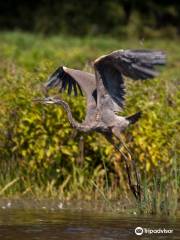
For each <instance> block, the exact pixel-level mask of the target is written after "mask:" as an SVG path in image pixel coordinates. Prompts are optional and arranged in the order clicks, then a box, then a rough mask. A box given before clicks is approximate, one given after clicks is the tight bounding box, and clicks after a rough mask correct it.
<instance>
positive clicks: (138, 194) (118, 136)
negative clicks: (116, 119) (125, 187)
mask: <svg viewBox="0 0 180 240" xmlns="http://www.w3.org/2000/svg"><path fill="white" fill-rule="evenodd" d="M112 133H113V135H114V136H115V137H116V139H118V140H119V141H120V142H121V144H122V146H124V148H125V149H126V151H127V152H128V157H129V158H128V157H127V156H126V155H125V154H124V152H123V151H122V150H121V149H118V151H119V152H121V154H122V156H123V157H124V160H125V165H126V171H127V175H128V181H129V186H130V188H131V191H132V192H133V194H134V196H135V197H136V199H137V200H139V201H141V185H140V182H141V181H140V174H139V172H138V170H137V166H136V163H135V161H134V160H133V158H132V154H131V152H130V150H129V149H128V147H127V146H126V144H125V142H124V140H123V139H122V138H121V132H120V130H119V129H118V128H116V127H114V128H113V129H112ZM129 159H130V160H131V164H132V169H133V170H134V173H135V179H136V186H134V185H133V184H132V180H131V171H130V167H129V165H128V161H129Z"/></svg>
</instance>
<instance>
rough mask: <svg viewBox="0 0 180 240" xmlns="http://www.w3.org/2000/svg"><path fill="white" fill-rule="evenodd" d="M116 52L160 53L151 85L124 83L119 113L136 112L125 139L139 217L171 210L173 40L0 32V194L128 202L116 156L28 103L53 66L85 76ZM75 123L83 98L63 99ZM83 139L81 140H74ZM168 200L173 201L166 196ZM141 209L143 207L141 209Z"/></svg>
mask: <svg viewBox="0 0 180 240" xmlns="http://www.w3.org/2000/svg"><path fill="white" fill-rule="evenodd" d="M121 48H124V49H126V48H132V49H133V48H152V49H162V50H164V51H165V52H166V53H167V56H168V64H167V67H166V68H164V69H162V73H161V74H160V76H159V77H157V78H156V79H154V80H153V81H144V82H138V81H137V82H132V81H131V80H129V79H127V81H126V83H127V97H126V109H125V112H124V113H123V114H127V115H130V114H132V113H134V112H136V111H138V110H142V111H143V116H142V119H141V120H140V121H139V122H138V123H137V124H136V125H134V126H132V127H131V128H130V129H129V130H128V131H127V132H126V133H125V135H124V139H125V141H126V143H127V145H128V148H129V149H130V151H131V153H132V156H133V158H134V160H135V161H136V162H137V164H138V167H139V168H140V171H141V175H142V183H143V184H142V186H143V189H144V193H143V201H142V204H141V206H140V208H141V210H142V211H143V212H146V211H147V212H148V213H159V212H163V213H168V214H169V213H170V212H171V210H170V209H172V208H173V213H175V212H176V210H177V208H178V207H177V205H178V204H177V202H178V195H179V193H178V189H179V185H180V173H179V149H180V146H179V143H180V137H179V134H178V130H179V115H180V95H179V93H180V92H179V91H178V87H179V84H178V83H179V81H180V70H179V69H180V68H179V67H180V46H179V45H178V40H174V41H173V42H172V41H170V40H164V39H163V40H161V39H160V40H152V39H151V40H144V41H139V40H130V39H128V40H121V39H111V38H104V37H98V38H81V39H80V38H74V37H67V36H61V35H59V36H55V37H50V38H43V37H41V36H36V35H31V34H25V33H18V32H14V33H1V34H0V65H1V66H0V89H1V90H0V128H1V130H0V131H1V135H0V160H1V162H0V164H1V172H0V194H1V195H2V196H19V195H20V196H27V197H28V196H36V197H40V196H41V197H47V196H48V197H49V196H51V197H58V198H61V199H65V200H69V199H73V198H79V199H84V200H90V199H100V198H102V199H104V200H105V201H109V200H114V199H121V198H122V196H123V198H124V199H127V200H128V201H129V202H131V197H130V196H129V194H128V193H129V190H128V186H127V183H126V182H127V179H126V178H127V177H126V173H125V170H124V166H123V164H122V161H121V160H122V157H121V156H120V154H119V153H116V152H115V151H114V150H113V148H112V146H110V145H109V143H108V142H106V140H105V139H104V138H103V137H102V136H100V135H99V134H96V133H93V134H90V135H83V134H80V133H77V132H76V131H75V130H73V129H72V128H71V127H70V125H69V123H68V121H67V117H66V115H65V113H64V111H63V109H61V108H57V107H52V106H51V107H49V106H48V107H46V106H41V105H39V104H35V103H33V101H32V100H33V99H34V98H37V97H39V96H42V90H41V85H42V84H43V83H44V82H45V81H46V79H47V77H48V75H49V74H50V73H52V71H54V69H55V68H56V67H57V66H59V65H67V66H70V67H72V68H79V69H84V70H87V71H92V69H91V67H90V63H91V61H92V60H94V59H95V58H96V57H98V56H100V55H101V54H105V53H108V52H110V51H112V50H115V49H121ZM64 99H65V100H67V101H68V102H69V104H70V106H71V108H72V111H73V115H74V116H75V118H76V119H77V120H79V121H80V120H82V119H83V117H84V114H85V109H84V103H85V100H84V99H83V98H81V97H77V98H75V97H67V96H66V95H64ZM81 136H83V138H82V137H81ZM172 196H173V197H172ZM147 209H148V210H147Z"/></svg>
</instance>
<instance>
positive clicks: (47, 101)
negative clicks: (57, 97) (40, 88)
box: [33, 97, 55, 104]
mask: <svg viewBox="0 0 180 240" xmlns="http://www.w3.org/2000/svg"><path fill="white" fill-rule="evenodd" d="M33 101H34V102H38V103H42V104H53V103H55V101H53V99H52V98H49V97H46V98H36V99H33Z"/></svg>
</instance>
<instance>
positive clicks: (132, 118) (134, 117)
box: [126, 111, 142, 124]
mask: <svg viewBox="0 0 180 240" xmlns="http://www.w3.org/2000/svg"><path fill="white" fill-rule="evenodd" d="M141 115H142V112H141V111H140V112H137V113H135V114H133V115H131V116H129V117H126V120H128V121H129V123H130V124H134V123H135V122H137V121H138V119H139V118H140V117H141Z"/></svg>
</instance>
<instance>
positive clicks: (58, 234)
mask: <svg viewBox="0 0 180 240" xmlns="http://www.w3.org/2000/svg"><path fill="white" fill-rule="evenodd" d="M137 226H141V227H143V228H151V229H159V228H161V229H164V228H165V229H173V231H174V233H173V234H143V235H142V236H137V235H135V233H134V230H135V228H136V227H137ZM11 239H12V240H29V239H31V240H46V239H47V240H51V239H63V240H66V239H67V240H71V239H72V240H76V239H80V240H81V239H83V240H91V239H95V240H96V239H98V240H115V239H122V240H123V239H126V240H128V239H143V240H145V239H163V240H164V239H180V219H174V220H173V219H167V218H155V217H144V218H142V217H137V216H136V217H131V216H128V217H127V216H122V215H121V214H118V213H108V212H99V211H97V210H96V211H94V210H92V211H90V210H86V211H85V210H82V209H73V208H70V209H64V208H61V209H60V208H59V209H52V208H51V209H47V208H42V209H37V208H34V209H30V208H29V209H26V208H24V209H23V208H17V207H16V208H12V207H6V208H1V210H0V240H11Z"/></svg>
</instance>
